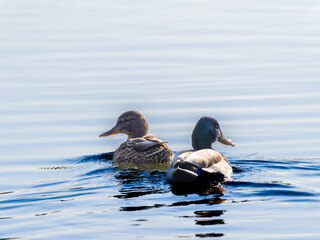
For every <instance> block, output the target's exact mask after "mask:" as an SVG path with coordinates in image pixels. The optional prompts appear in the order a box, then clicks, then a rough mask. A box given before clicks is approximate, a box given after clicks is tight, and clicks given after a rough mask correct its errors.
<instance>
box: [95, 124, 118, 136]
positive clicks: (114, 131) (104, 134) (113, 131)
mask: <svg viewBox="0 0 320 240" xmlns="http://www.w3.org/2000/svg"><path fill="white" fill-rule="evenodd" d="M118 133H120V131H119V129H118V128H117V127H116V126H115V127H113V128H111V129H110V130H109V131H107V132H105V133H102V134H100V135H99V137H108V136H111V135H115V134H118Z"/></svg>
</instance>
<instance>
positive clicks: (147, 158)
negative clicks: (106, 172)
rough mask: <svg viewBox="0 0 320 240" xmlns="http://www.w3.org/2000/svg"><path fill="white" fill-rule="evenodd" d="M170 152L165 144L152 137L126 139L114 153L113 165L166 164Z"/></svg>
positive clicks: (169, 158) (169, 157)
mask: <svg viewBox="0 0 320 240" xmlns="http://www.w3.org/2000/svg"><path fill="white" fill-rule="evenodd" d="M172 155H173V153H172V151H171V149H170V148H169V147H168V146H167V145H166V142H164V141H162V140H160V139H159V138H157V137H154V136H144V137H142V138H133V139H128V140H127V141H125V142H124V143H122V144H121V145H120V146H119V147H118V148H117V149H116V151H115V153H114V157H113V162H114V163H126V162H131V163H137V164H142V163H168V162H170V160H171V158H172Z"/></svg>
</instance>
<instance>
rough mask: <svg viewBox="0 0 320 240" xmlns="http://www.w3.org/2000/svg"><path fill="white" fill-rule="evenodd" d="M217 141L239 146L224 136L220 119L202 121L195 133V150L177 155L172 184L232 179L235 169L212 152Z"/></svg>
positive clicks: (170, 176) (170, 174) (171, 169)
mask: <svg viewBox="0 0 320 240" xmlns="http://www.w3.org/2000/svg"><path fill="white" fill-rule="evenodd" d="M215 141H219V142H221V143H223V144H226V145H231V146H234V145H235V144H234V143H233V142H232V141H231V140H230V139H228V138H226V137H225V136H224V135H223V133H222V131H221V129H220V126H219V123H218V121H217V120H216V119H214V118H212V117H202V118H200V120H199V121H198V122H197V124H196V126H195V128H194V130H193V132H192V147H193V150H189V151H181V152H179V153H178V154H177V155H175V157H174V158H173V160H172V162H171V164H170V166H169V168H168V170H167V178H168V179H169V181H171V182H193V181H195V180H198V179H201V178H202V177H204V179H210V180H215V181H220V180H223V179H226V178H229V177H230V176H231V175H232V166H231V164H230V162H229V161H228V160H227V159H226V158H225V157H224V156H223V155H222V154H221V153H219V152H217V151H215V150H213V149H212V146H211V145H212V144H213V143H214V142H215Z"/></svg>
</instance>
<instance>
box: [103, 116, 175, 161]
mask: <svg viewBox="0 0 320 240" xmlns="http://www.w3.org/2000/svg"><path fill="white" fill-rule="evenodd" d="M148 132H149V125H148V122H147V120H146V119H145V118H144V116H143V115H142V114H141V113H139V112H137V111H127V112H124V113H122V114H121V115H120V117H119V118H118V120H117V123H116V125H115V126H114V127H113V128H111V129H110V130H109V131H107V132H105V133H103V134H101V135H100V136H99V137H107V136H111V135H114V134H118V133H124V134H126V135H128V138H127V140H126V141H125V142H123V143H122V144H121V145H120V146H119V147H118V148H117V149H116V150H115V152H114V155H113V163H116V164H122V163H133V164H142V163H148V164H154V163H169V162H170V161H171V159H172V157H173V153H172V151H171V149H170V148H169V147H168V146H167V145H166V142H164V141H162V140H160V139H159V138H157V137H155V136H151V135H147V134H148Z"/></svg>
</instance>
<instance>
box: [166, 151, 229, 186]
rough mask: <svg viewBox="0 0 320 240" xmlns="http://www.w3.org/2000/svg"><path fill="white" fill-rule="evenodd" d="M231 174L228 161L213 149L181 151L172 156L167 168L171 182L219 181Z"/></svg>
mask: <svg viewBox="0 0 320 240" xmlns="http://www.w3.org/2000/svg"><path fill="white" fill-rule="evenodd" d="M231 175H232V166H231V164H230V162H229V161H228V160H227V159H226V158H225V157H224V156H223V155H222V154H221V153H219V152H217V151H215V150H213V149H201V150H198V151H195V150H189V151H182V152H180V153H178V154H177V155H176V156H175V157H174V158H173V160H172V162H171V164H170V166H169V168H168V170H167V178H168V179H169V181H172V182H193V181H195V180H201V179H203V180H210V181H212V180H215V181H220V180H223V179H226V178H229V177H230V176H231Z"/></svg>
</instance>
